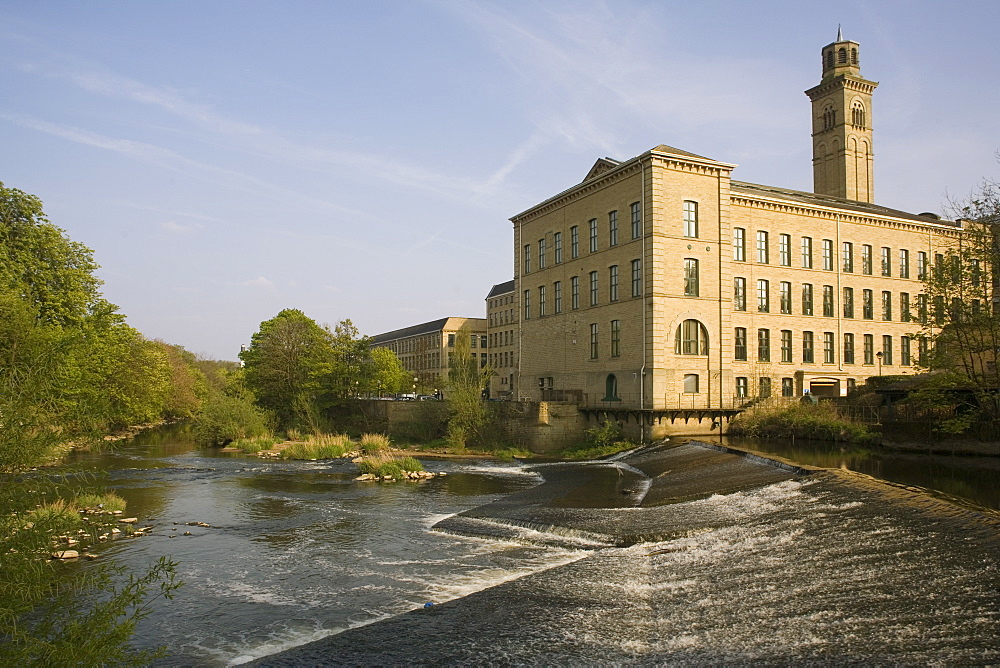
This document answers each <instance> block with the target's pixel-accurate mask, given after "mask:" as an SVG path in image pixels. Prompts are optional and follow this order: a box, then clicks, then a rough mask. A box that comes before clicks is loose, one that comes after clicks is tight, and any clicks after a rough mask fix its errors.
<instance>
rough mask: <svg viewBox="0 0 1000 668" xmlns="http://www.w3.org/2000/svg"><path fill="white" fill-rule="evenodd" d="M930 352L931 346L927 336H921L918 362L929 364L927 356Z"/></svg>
mask: <svg viewBox="0 0 1000 668" xmlns="http://www.w3.org/2000/svg"><path fill="white" fill-rule="evenodd" d="M929 353H930V346H929V344H928V342H927V338H926V337H923V336H921V337H920V338H919V339H917V364H919V365H920V366H924V367H925V366H927V356H928V355H929Z"/></svg>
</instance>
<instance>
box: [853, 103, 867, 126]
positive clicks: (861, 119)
mask: <svg viewBox="0 0 1000 668" xmlns="http://www.w3.org/2000/svg"><path fill="white" fill-rule="evenodd" d="M866 121H867V119H866V118H865V108H864V106H863V105H862V104H861V103H860V102H855V103H854V104H853V105H851V123H852V124H853V125H854V127H856V128H864V127H865V123H866Z"/></svg>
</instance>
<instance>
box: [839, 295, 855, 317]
mask: <svg viewBox="0 0 1000 668" xmlns="http://www.w3.org/2000/svg"><path fill="white" fill-rule="evenodd" d="M841 301H842V302H843V303H844V317H845V318H853V317H854V288H844V296H843V298H842V299H841Z"/></svg>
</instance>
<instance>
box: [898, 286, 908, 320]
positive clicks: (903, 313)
mask: <svg viewBox="0 0 1000 668" xmlns="http://www.w3.org/2000/svg"><path fill="white" fill-rule="evenodd" d="M899 319H900V320H901V321H903V322H910V293H909V292H900V293H899Z"/></svg>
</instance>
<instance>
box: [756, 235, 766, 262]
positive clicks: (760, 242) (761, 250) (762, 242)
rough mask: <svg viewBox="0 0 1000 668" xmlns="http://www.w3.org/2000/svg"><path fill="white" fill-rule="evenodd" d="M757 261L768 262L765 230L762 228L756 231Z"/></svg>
mask: <svg viewBox="0 0 1000 668" xmlns="http://www.w3.org/2000/svg"><path fill="white" fill-rule="evenodd" d="M757 262H760V263H761V264H767V263H768V249H767V232H765V231H764V230H758V231H757Z"/></svg>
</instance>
